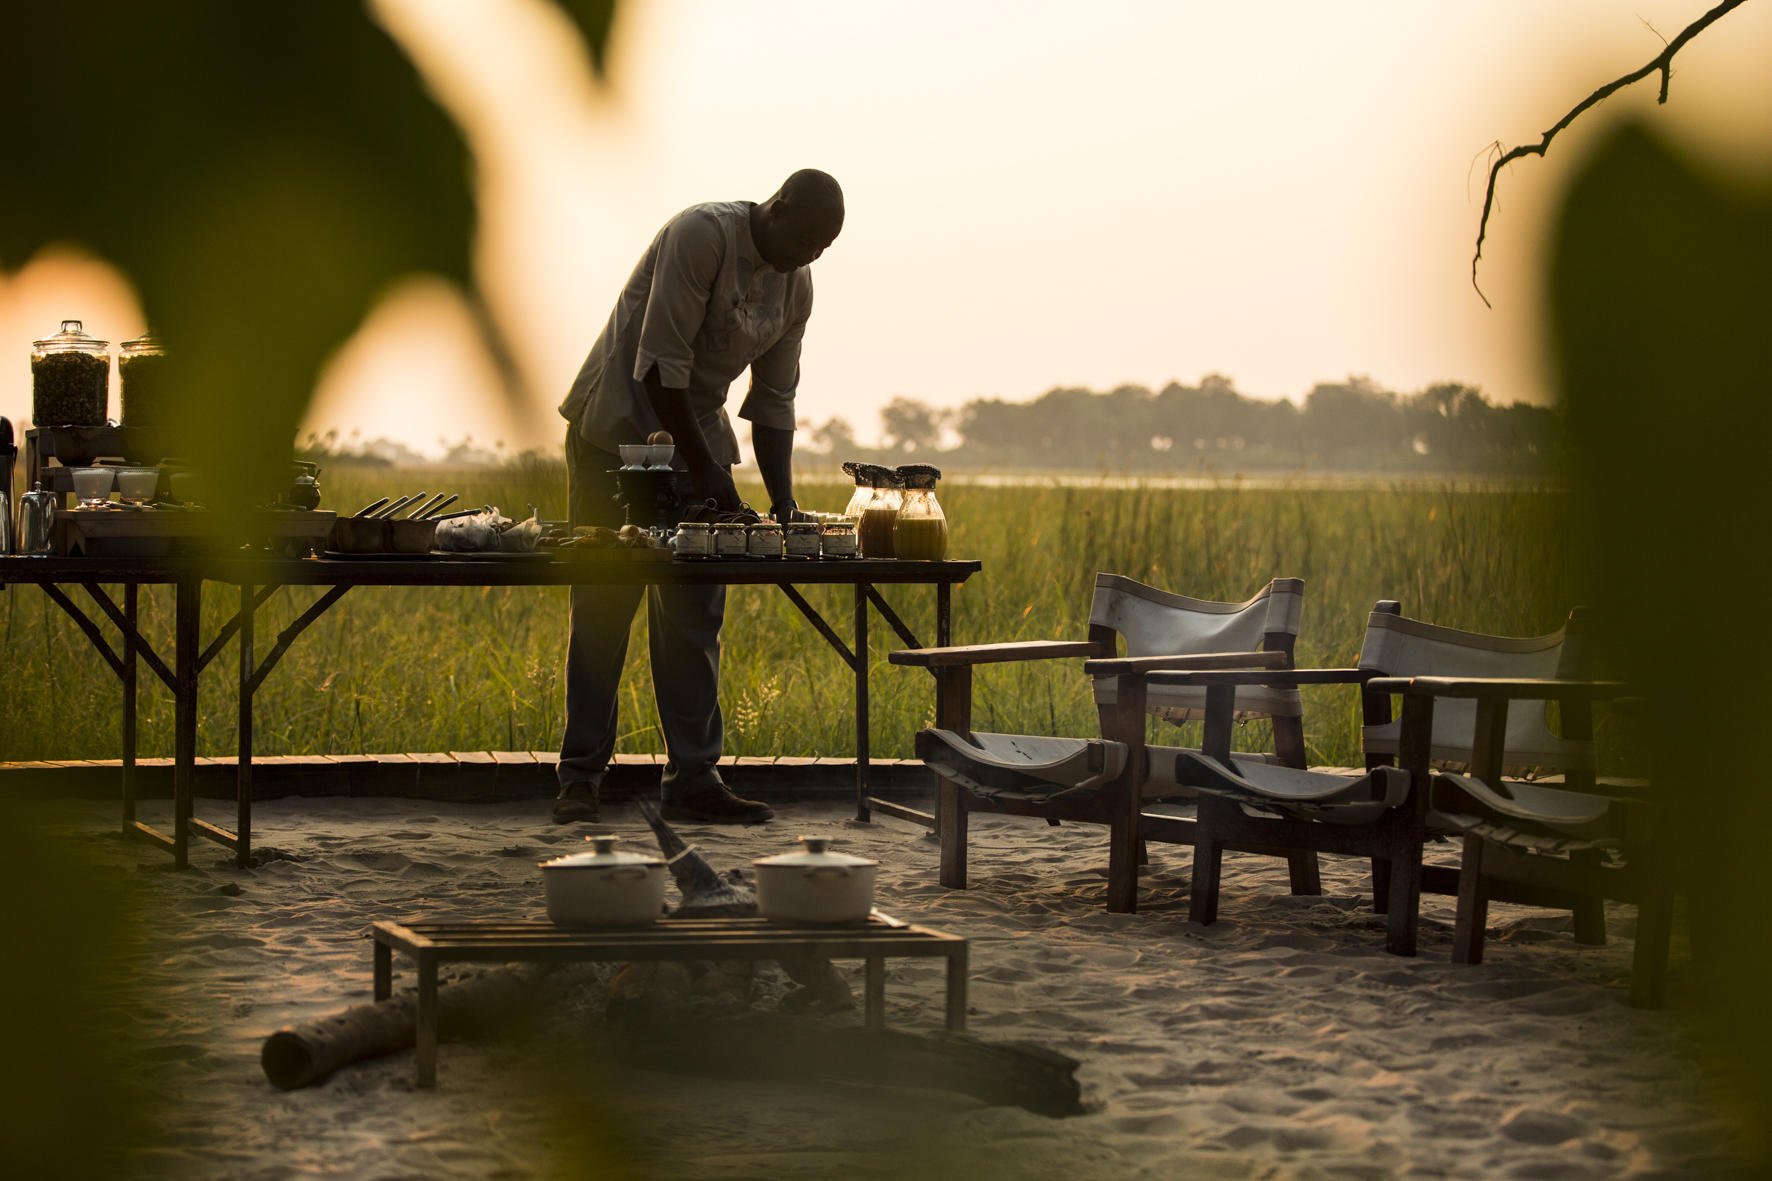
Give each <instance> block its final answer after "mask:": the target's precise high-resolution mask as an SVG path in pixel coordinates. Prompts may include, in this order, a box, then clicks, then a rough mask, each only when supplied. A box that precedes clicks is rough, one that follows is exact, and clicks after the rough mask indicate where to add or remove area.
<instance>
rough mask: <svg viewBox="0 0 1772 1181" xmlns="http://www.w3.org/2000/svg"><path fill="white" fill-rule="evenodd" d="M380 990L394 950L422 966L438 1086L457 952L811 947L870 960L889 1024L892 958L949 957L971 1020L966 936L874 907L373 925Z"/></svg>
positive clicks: (745, 954)
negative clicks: (830, 916) (829, 920)
mask: <svg viewBox="0 0 1772 1181" xmlns="http://www.w3.org/2000/svg"><path fill="white" fill-rule="evenodd" d="M372 934H373V936H374V939H375V999H376V1000H377V1001H378V1002H379V1001H385V1000H387V999H388V998H389V997H390V996H392V995H393V985H394V952H396V951H399V952H402V953H403V954H405V955H408V956H410V957H412V959H413V960H414V961H415V962H416V963H417V965H418V1063H417V1069H416V1072H415V1073H416V1080H415V1081H416V1082H417V1085H419V1086H421V1087H434V1086H436V1085H437V1017H438V1011H439V1006H438V1003H437V966H438V965H439V964H442V963H446V962H451V961H464V962H474V963H495V964H505V963H513V962H519V961H521V962H540V963H574V962H585V961H601V960H767V959H775V958H777V957H779V956H781V955H783V954H785V953H789V952H804V951H814V952H817V953H818V954H819V955H822V956H824V957H826V958H828V959H833V960H854V959H859V960H866V961H867V987H866V992H865V1000H864V1008H863V1018H864V1020H865V1021H866V1023H867V1024H868V1025H869V1026H872V1027H875V1028H878V1027H880V1026H883V1025H885V1023H886V960H887V958H888V957H890V956H945V957H946V958H947V961H948V978H947V1029H948V1032H950V1033H961V1032H964V1031H965V1028H966V940H965V939H964V938H963V937H961V936H959V935H949V934H947V933H945V932H942V931H935V930H931V929H930V928H928V927H918V926H914V925H912V924H910V923H905V922H900V921H899V920H898V919H895V918H893V917H891V916H890V915H885V914H881V913H880V912H879V911H877V910H876V911H874V912H873V913H872V914H871V915H869V916H868V918H867V920H866V921H865V922H861V923H854V924H842V925H830V924H826V925H812V924H805V925H798V926H789V925H785V924H781V923H772V922H770V921H769V920H767V919H762V918H663V919H660V920H658V922H656V923H652V924H649V925H647V926H644V927H604V928H599V929H595V930H592V929H581V928H574V927H559V926H555V925H554V924H553V923H546V922H517V923H484V922H462V923H395V922H388V921H382V922H378V923H376V924H375V926H374V929H373V931H372Z"/></svg>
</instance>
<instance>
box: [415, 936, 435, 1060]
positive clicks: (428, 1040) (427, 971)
mask: <svg viewBox="0 0 1772 1181" xmlns="http://www.w3.org/2000/svg"><path fill="white" fill-rule="evenodd" d="M415 1081H416V1082H417V1084H418V1085H419V1086H421V1087H434V1086H436V1085H437V957H436V956H434V955H431V954H430V953H428V952H423V951H421V952H419V953H418V1077H417V1079H416V1080H415Z"/></svg>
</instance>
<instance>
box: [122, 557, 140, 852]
mask: <svg viewBox="0 0 1772 1181" xmlns="http://www.w3.org/2000/svg"><path fill="white" fill-rule="evenodd" d="M140 593H141V586H140V585H139V584H137V583H133V582H131V583H128V584H127V585H125V586H124V588H123V618H124V620H125V621H127V623H128V625H129V626H127V627H126V628H124V629H123V834H124V835H125V836H128V835H129V834H130V833H131V832H132V831H133V830H134V828H135V733H136V720H135V666H136V657H135V648H136V631H135V626H136V618H135V617H136V613H137V597H138V596H139V595H140Z"/></svg>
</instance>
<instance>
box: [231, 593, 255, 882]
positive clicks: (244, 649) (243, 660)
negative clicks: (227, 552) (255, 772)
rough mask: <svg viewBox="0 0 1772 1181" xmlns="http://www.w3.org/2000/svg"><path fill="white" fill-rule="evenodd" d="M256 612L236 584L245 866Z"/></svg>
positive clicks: (240, 832)
mask: <svg viewBox="0 0 1772 1181" xmlns="http://www.w3.org/2000/svg"><path fill="white" fill-rule="evenodd" d="M256 614H257V612H256V610H255V606H254V600H253V597H252V588H251V587H250V586H245V585H242V586H241V587H240V636H239V642H240V723H239V728H238V733H237V739H238V747H237V749H238V755H239V757H238V760H237V762H236V763H235V768H236V770H235V773H234V811H235V815H234V864H235V865H237V866H239V867H240V868H241V869H245V868H246V867H247V866H248V865H249V864H251V859H252V672H253V652H252V621H253V617H254V615H256Z"/></svg>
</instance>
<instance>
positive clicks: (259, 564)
mask: <svg viewBox="0 0 1772 1181" xmlns="http://www.w3.org/2000/svg"><path fill="white" fill-rule="evenodd" d="M649 552H650V553H652V554H657V553H658V552H659V551H643V550H583V551H576V552H568V553H562V554H544V553H536V554H508V555H491V554H484V555H465V554H464V555H456V556H453V557H443V556H432V555H425V554H419V555H414V556H406V555H373V556H366V557H361V558H343V557H326V558H275V557H269V556H258V555H252V556H237V557H236V556H228V557H184V558H173V557H160V558H66V557H0V583H12V582H16V583H82V582H94V583H173V582H182V581H186V580H191V579H198V580H203V581H209V582H223V583H231V584H233V585H236V586H271V585H283V586H574V585H579V586H584V585H648V584H656V583H665V584H672V585H711V584H720V583H723V584H727V585H743V584H777V585H779V584H788V583H791V584H796V585H805V584H818V583H823V584H833V583H834V584H841V585H857V584H861V583H950V584H952V583H960V582H964V581H966V579H968V578H970V577H971V576H972V575H974V574H976V573H978V571H979V569H980V567H981V566H982V563H980V562H978V561H976V560H954V559H949V560H947V561H941V562H915V561H899V560H895V559H892V558H800V559H794V558H774V559H745V560H729V559H700V560H692V561H677V560H672V559H662V558H657V557H651V558H647V557H636V556H635V555H640V554H647V553H649Z"/></svg>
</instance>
